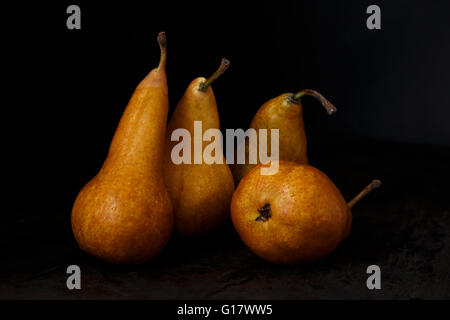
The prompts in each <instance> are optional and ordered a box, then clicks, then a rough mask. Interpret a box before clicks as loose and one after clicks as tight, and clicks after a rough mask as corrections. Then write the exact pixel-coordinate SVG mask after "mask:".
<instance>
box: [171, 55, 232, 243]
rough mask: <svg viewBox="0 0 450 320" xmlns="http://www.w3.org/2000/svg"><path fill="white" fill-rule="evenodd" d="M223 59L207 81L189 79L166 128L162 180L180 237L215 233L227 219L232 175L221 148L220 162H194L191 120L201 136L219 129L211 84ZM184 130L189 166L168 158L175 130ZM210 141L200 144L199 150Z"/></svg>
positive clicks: (224, 64)
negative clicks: (188, 142)
mask: <svg viewBox="0 0 450 320" xmlns="http://www.w3.org/2000/svg"><path fill="white" fill-rule="evenodd" d="M228 64H229V62H228V61H227V60H223V61H222V65H221V67H220V68H219V70H218V72H216V73H215V74H214V75H213V77H211V78H210V79H208V80H207V79H205V78H202V77H200V78H197V79H195V80H193V81H192V82H191V83H190V84H189V86H188V88H187V89H186V92H185V93H184V95H183V97H182V98H181V100H180V101H179V102H178V104H177V106H176V108H175V110H174V112H173V115H172V117H171V119H170V121H169V125H168V131H167V132H168V135H167V141H166V146H167V148H166V158H165V167H164V174H165V181H166V184H167V188H168V190H169V193H170V197H171V200H172V203H173V207H174V217H175V230H176V231H177V233H179V234H181V235H202V234H207V233H210V232H212V231H214V230H217V229H218V228H220V227H221V226H222V225H224V224H225V223H226V222H227V221H229V219H230V218H229V216H230V203H231V197H232V195H233V192H234V182H233V176H232V174H231V171H230V168H229V167H228V165H227V164H226V162H225V157H224V156H223V151H222V146H220V150H216V151H217V152H220V154H218V155H216V156H217V157H219V158H221V159H222V163H212V164H208V163H205V160H207V159H205V158H204V157H202V163H201V164H195V163H194V121H201V122H202V131H203V132H201V133H202V134H203V133H204V132H206V130H208V129H219V128H220V122H219V113H218V110H217V104H216V99H215V97H214V93H213V90H212V88H211V86H210V84H211V82H212V81H213V80H214V79H215V78H217V77H218V76H219V75H220V74H221V73H223V72H224V71H225V69H226V67H227V66H228ZM180 128H183V129H186V130H187V131H189V133H190V136H191V161H190V162H191V163H190V164H187V163H181V164H174V162H173V161H172V158H171V154H172V149H173V147H174V146H175V145H176V144H178V143H179V142H178V141H171V134H172V132H173V131H174V130H176V129H180ZM210 143H211V142H207V141H203V142H202V150H205V147H206V146H207V145H208V144H210Z"/></svg>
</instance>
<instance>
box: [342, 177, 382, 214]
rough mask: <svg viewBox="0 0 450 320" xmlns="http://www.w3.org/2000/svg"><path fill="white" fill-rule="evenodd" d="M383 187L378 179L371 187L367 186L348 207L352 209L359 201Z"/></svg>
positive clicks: (370, 184)
mask: <svg viewBox="0 0 450 320" xmlns="http://www.w3.org/2000/svg"><path fill="white" fill-rule="evenodd" d="M380 186H381V181H380V180H378V179H375V180H373V181H372V182H371V183H369V185H367V186H366V187H365V188H364V189H363V190H362V191H361V192H360V193H358V195H357V196H356V197H354V198H353V199H352V200H351V201H350V202H349V203H348V206H349V207H350V208H352V207H353V206H354V205H355V204H356V203H357V202H358V201H359V200H361V199H362V198H364V197H365V196H367V195H368V194H369V193H371V192H372V190H374V189H376V188H379V187H380Z"/></svg>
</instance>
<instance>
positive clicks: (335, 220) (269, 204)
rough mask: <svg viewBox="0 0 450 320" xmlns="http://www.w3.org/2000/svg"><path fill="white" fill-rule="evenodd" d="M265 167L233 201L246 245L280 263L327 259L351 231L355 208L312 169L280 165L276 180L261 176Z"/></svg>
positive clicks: (249, 177)
mask: <svg viewBox="0 0 450 320" xmlns="http://www.w3.org/2000/svg"><path fill="white" fill-rule="evenodd" d="M261 166H262V165H259V166H257V167H255V168H253V169H251V170H250V172H249V173H248V174H247V175H246V176H245V177H244V178H243V179H242V181H241V183H240V184H239V186H238V187H237V189H236V191H235V193H234V195H233V199H232V202H231V218H232V221H233V225H234V227H235V229H236V231H237V233H238V234H239V236H240V237H241V239H242V241H243V242H244V243H245V244H246V245H247V247H248V248H249V249H250V250H251V251H253V252H254V253H255V254H256V255H258V256H259V257H261V258H262V259H264V260H267V261H270V262H273V263H278V264H303V263H310V262H314V261H317V260H319V259H322V258H324V257H326V256H327V255H328V254H330V253H331V252H332V251H333V250H334V249H335V248H336V247H337V246H338V244H339V243H340V242H341V241H342V240H343V239H344V238H345V237H347V236H348V234H349V232H350V229H349V228H351V220H350V221H349V215H348V214H349V213H350V206H349V205H347V203H346V202H345V200H344V198H343V196H342V194H341V192H340V191H339V189H338V188H337V187H336V186H335V185H334V183H333V182H332V181H331V180H330V179H329V178H328V177H327V176H326V175H325V174H324V173H323V172H321V171H320V170H318V169H316V168H314V167H312V166H309V165H300V164H297V163H294V162H287V161H280V162H279V169H278V172H277V173H275V174H273V175H261V174H260V170H259V169H260V168H261ZM374 181H378V180H374ZM372 184H374V182H372ZM372 184H371V185H372ZM378 186H379V184H378ZM373 187H376V186H375V185H373V186H372V187H371V188H372V189H373ZM369 192H370V191H369ZM367 193H368V192H367ZM367 193H366V194H367ZM350 218H351V216H350Z"/></svg>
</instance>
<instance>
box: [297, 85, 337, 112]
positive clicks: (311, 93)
mask: <svg viewBox="0 0 450 320" xmlns="http://www.w3.org/2000/svg"><path fill="white" fill-rule="evenodd" d="M306 95H307V96H312V97H314V98H316V99H317V100H319V101H320V103H321V104H322V106H323V107H324V108H325V110H327V112H328V114H329V115H330V116H331V115H332V114H333V113H335V112H336V111H337V109H336V107H335V106H334V105H333V104H332V103H331V102H330V101H328V100H327V99H326V98H325V97H324V96H323V95H321V94H320V93H319V92H317V91H316V90H311V89H303V90H302V91H300V92H298V93H296V94H295V95H294V96H293V97H292V100H293V102H294V103H298V102H299V101H300V98H301V97H303V96H306Z"/></svg>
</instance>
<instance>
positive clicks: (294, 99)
mask: <svg viewBox="0 0 450 320" xmlns="http://www.w3.org/2000/svg"><path fill="white" fill-rule="evenodd" d="M305 95H309V96H313V97H315V98H316V99H318V100H319V101H320V103H321V104H322V105H323V107H324V108H325V109H326V111H327V112H328V114H329V115H331V114H333V113H335V112H336V111H337V109H336V107H334V106H333V105H332V104H331V102H329V101H328V100H327V99H326V98H325V97H324V96H322V95H321V94H320V93H318V92H317V91H315V90H311V89H304V90H302V91H300V92H298V93H297V94H293V93H285V94H282V95H280V96H278V97H276V98H273V99H271V100H269V101H267V102H266V103H264V104H263V105H262V106H261V107H260V108H259V110H258V111H257V112H256V114H255V116H254V117H253V120H252V122H251V124H250V128H253V129H255V130H256V131H257V132H258V130H259V129H267V143H268V147H267V149H268V150H271V131H270V130H271V129H278V130H279V160H285V161H292V162H296V163H299V164H308V156H307V150H306V145H307V143H306V134H305V126H304V123H303V107H302V103H301V98H302V97H303V96H305ZM248 146H249V143H248V140H247V139H246V142H245V152H246V162H245V164H238V163H235V164H234V165H232V172H233V176H234V181H235V183H236V184H238V183H239V181H240V180H241V179H242V178H243V177H244V176H245V175H246V174H247V172H249V171H250V169H251V168H253V167H254V166H256V165H257V164H258V163H260V159H259V156H258V159H257V161H258V162H257V163H256V164H251V163H249V156H248V154H249V150H248Z"/></svg>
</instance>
